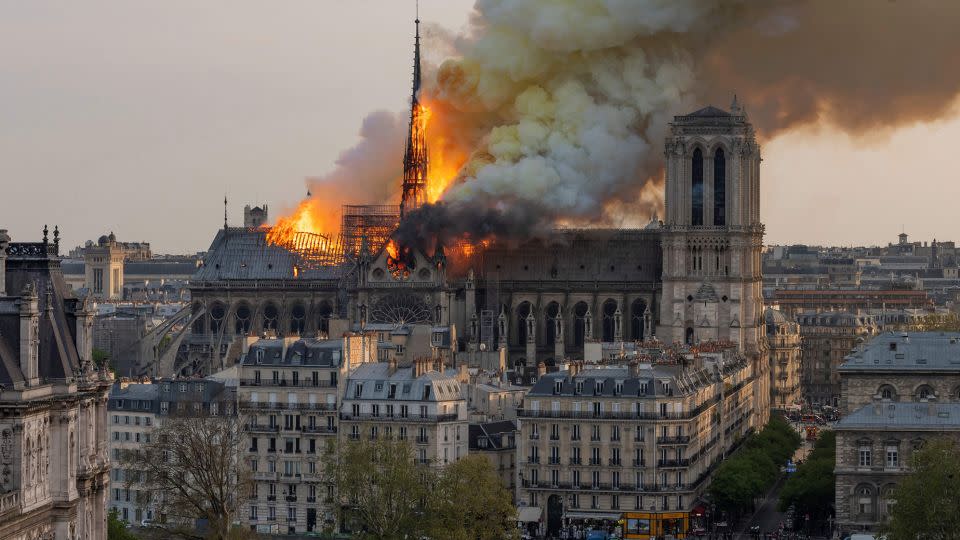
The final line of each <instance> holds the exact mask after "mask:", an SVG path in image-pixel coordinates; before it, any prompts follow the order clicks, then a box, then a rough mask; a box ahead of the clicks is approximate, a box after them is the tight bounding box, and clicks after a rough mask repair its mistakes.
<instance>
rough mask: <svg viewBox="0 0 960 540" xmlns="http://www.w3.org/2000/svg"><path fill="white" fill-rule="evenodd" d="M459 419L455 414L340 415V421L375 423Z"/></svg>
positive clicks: (449, 420)
mask: <svg viewBox="0 0 960 540" xmlns="http://www.w3.org/2000/svg"><path fill="white" fill-rule="evenodd" d="M459 418H460V417H459V416H457V414H455V413H452V414H427V415H416V416H413V415H411V416H404V417H400V416H379V415H378V416H374V415H372V414H370V413H362V414H353V413H344V412H342V413H340V420H365V421H369V420H373V421H376V422H405V423H410V422H417V423H419V422H454V421H456V420H458V419H459Z"/></svg>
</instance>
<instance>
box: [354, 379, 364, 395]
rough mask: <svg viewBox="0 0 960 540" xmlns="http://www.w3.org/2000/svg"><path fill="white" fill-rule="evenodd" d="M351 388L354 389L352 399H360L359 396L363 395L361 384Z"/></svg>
mask: <svg viewBox="0 0 960 540" xmlns="http://www.w3.org/2000/svg"><path fill="white" fill-rule="evenodd" d="M353 388H354V392H353V397H355V398H358V397H360V395H361V394H363V383H357V385H356V386H354V387H353Z"/></svg>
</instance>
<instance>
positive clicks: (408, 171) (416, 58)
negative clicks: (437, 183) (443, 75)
mask: <svg viewBox="0 0 960 540" xmlns="http://www.w3.org/2000/svg"><path fill="white" fill-rule="evenodd" d="M416 25H417V31H416V37H415V40H414V49H413V93H412V95H411V96H410V131H409V132H408V133H407V148H406V152H405V153H404V155H403V193H402V195H401V198H400V218H401V219H403V217H404V215H406V214H407V213H408V212H410V211H412V210H416V209H417V208H419V207H420V206H422V205H423V204H424V203H426V202H427V180H428V179H427V168H428V164H429V161H430V159H429V154H428V152H427V140H426V128H427V116H428V111H427V110H426V108H425V107H424V106H423V105H422V104H421V103H420V19H419V18H417V20H416Z"/></svg>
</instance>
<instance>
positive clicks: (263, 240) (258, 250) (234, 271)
mask: <svg viewBox="0 0 960 540" xmlns="http://www.w3.org/2000/svg"><path fill="white" fill-rule="evenodd" d="M294 268H296V269H297V270H296V271H295V270H294ZM346 270H347V266H346V265H343V264H341V265H335V266H327V265H322V264H318V263H317V262H315V261H313V260H311V259H309V258H308V257H307V256H306V255H304V254H303V253H300V252H297V251H292V250H289V249H287V248H285V247H282V246H278V245H275V244H270V243H268V242H267V231H266V230H264V229H247V228H242V227H231V228H229V229H226V230H224V229H220V230H219V231H217V235H216V237H214V239H213V243H211V244H210V249H209V250H207V255H206V256H205V257H204V259H203V262H202V263H201V266H200V267H199V268H197V271H196V273H195V274H194V275H193V278H192V279H193V281H221V280H271V279H277V280H280V279H284V280H293V279H299V280H312V279H337V278H339V277H340V276H342V275H343V274H344V273H345V272H346ZM295 272H296V273H297V275H296V276H295V275H294V273H295Z"/></svg>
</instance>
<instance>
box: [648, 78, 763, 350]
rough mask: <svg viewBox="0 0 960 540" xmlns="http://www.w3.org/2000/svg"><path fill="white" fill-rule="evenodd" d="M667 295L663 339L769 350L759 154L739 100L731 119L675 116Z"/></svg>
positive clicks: (704, 113)
mask: <svg viewBox="0 0 960 540" xmlns="http://www.w3.org/2000/svg"><path fill="white" fill-rule="evenodd" d="M665 155H666V175H667V181H666V190H665V196H666V210H667V215H666V222H665V224H664V230H663V236H662V246H663V295H662V297H661V305H660V325H659V328H658V329H657V336H659V337H660V339H662V340H664V341H666V342H686V343H696V342H698V341H706V340H729V341H732V342H734V343H736V344H737V345H738V347H739V349H740V350H741V351H743V352H744V353H745V354H747V355H748V356H752V355H754V354H763V353H764V352H765V350H766V346H765V343H766V342H765V341H764V337H763V336H764V333H763V298H762V285H763V276H762V272H761V267H760V254H761V250H762V249H763V224H762V223H760V146H759V145H758V144H757V141H756V137H755V135H754V130H753V126H752V125H751V124H750V123H749V122H748V121H747V115H746V111H744V110H743V109H742V108H741V107H740V106H739V104H738V103H737V100H736V97H734V100H733V104H732V105H731V106H730V112H726V111H723V110H720V109H717V108H715V107H706V108H704V109H700V110H698V111H696V112H693V113H691V114H688V115H685V116H675V117H674V120H673V122H672V123H671V124H670V135H669V136H668V137H667V140H666V150H665Z"/></svg>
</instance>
